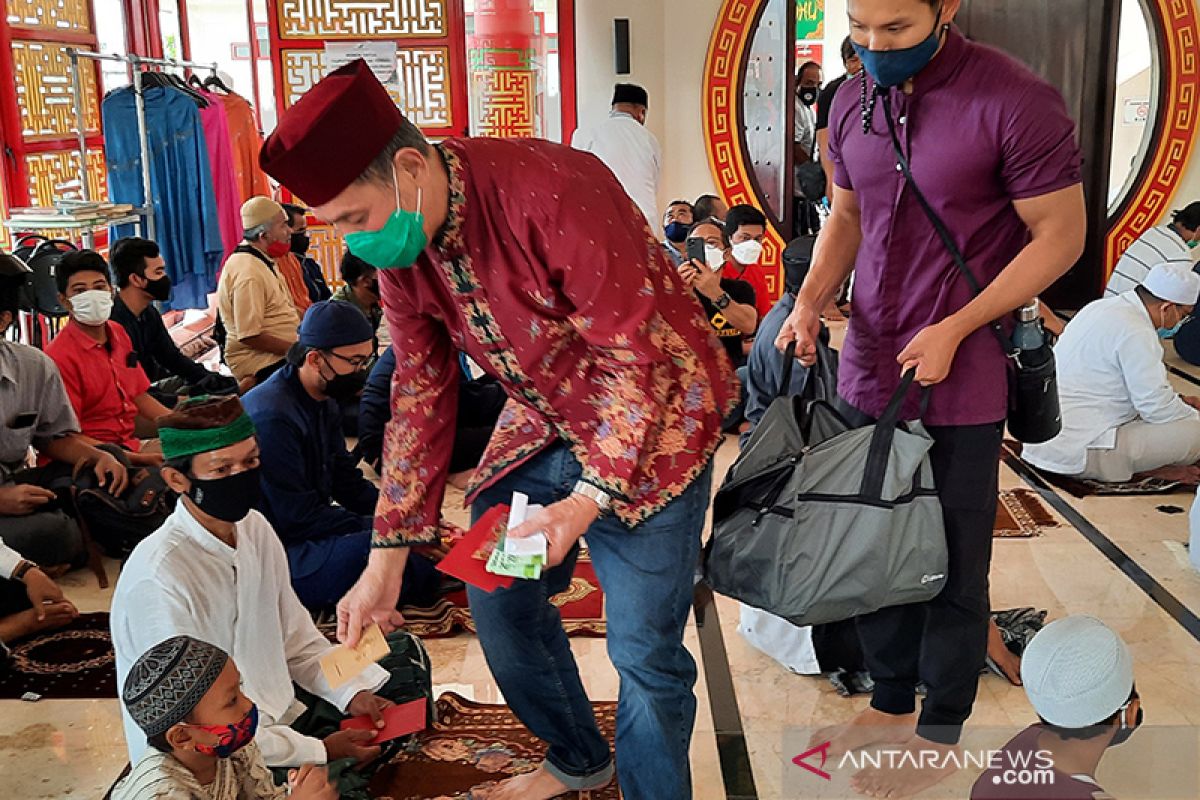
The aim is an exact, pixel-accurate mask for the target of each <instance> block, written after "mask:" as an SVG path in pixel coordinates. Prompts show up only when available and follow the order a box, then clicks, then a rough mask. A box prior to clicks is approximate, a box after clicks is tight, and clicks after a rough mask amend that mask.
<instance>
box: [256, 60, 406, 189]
mask: <svg viewBox="0 0 1200 800" xmlns="http://www.w3.org/2000/svg"><path fill="white" fill-rule="evenodd" d="M403 120H404V118H403V117H402V116H401V115H400V109H399V108H397V107H396V102H395V101H394V100H393V99H392V96H391V95H389V94H388V92H387V89H385V88H383V84H381V83H380V82H379V79H378V78H376V77H375V74H374V73H373V72H371V70H370V68H369V67H368V66H367V62H365V61H363V60H362V59H361V58H360V59H356V60H355V61H352V62H350V63H349V64H347V65H346V66H344V67H341V68H340V69H337V70H335V71H334V72H331V73H329V74H328V75H326V76H325V77H324V78H323V79H322V80H321V81H320V82H319V83H318V84H317V85H316V86H314V87H312V88H311V89H309V90H308V91H307V92H306V93H305V94H304V96H302V97H301V98H300V99H299V100H297V101H296V103H295V104H294V105H293V106H292V107H291V108H289V109H288V110H287V111H285V112H283V116H282V117H280V119H279V124H278V126H276V128H275V132H274V133H272V134H271V135H270V136H269V137H267V140H266V141H265V142H264V143H263V146H262V151H261V152H259V154H258V163H259V165H260V166H261V167H262V168H263V171H264V172H266V173H267V174H268V175H270V176H271V177H272V178H274V179H275V180H277V181H279V182H280V183H281V184H282V185H283V186H284V188H286V189H288V190H289V191H290V192H291V193H292V194H294V195H295V196H296V197H299V198H302V199H303V200H304V202H306V203H308V204H309V205H312V206H319V205H322V204H324V203H328V202H329V201H330V200H332V199H333V198H335V197H337V196H338V195H339V194H341V192H342V190H343V189H345V188H346V187H347V186H349V185H350V184H352V183H354V181H356V180H358V178H359V177H360V176H361V175H362V174H363V172H364V171H365V170H366V168H367V167H368V166H369V165H370V163H371V162H372V161H374V160H375V157H376V156H378V155H379V154H380V153H381V152H383V148H384V147H386V146H387V143H388V142H390V141H391V140H392V137H393V136H395V134H396V131H397V130H399V128H400V124H401V123H402V122H403Z"/></svg>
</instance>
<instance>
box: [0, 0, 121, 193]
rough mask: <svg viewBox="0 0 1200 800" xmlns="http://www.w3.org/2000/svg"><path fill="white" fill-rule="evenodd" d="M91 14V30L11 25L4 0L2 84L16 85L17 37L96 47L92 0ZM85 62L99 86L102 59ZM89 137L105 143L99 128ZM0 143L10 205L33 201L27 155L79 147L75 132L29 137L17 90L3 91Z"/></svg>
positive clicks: (0, 5) (94, 144)
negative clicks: (37, 138) (14, 46)
mask: <svg viewBox="0 0 1200 800" xmlns="http://www.w3.org/2000/svg"><path fill="white" fill-rule="evenodd" d="M88 18H89V19H88V21H89V25H90V27H91V29H92V32H91V33H80V32H77V31H59V30H53V29H49V28H26V27H23V26H19V25H10V24H9V23H8V3H7V2H6V0H0V85H4V86H16V62H15V61H14V60H13V54H12V43H13V42H14V41H39V42H54V43H57V44H69V45H74V46H76V47H80V48H84V49H88V50H94V49H96V47H97V46H98V39H97V38H96V34H95V30H96V12H95V9H94V8H93V7H92V5H91V3H88ZM85 63H86V64H88V65H89V68H90V69H93V70H94V71H95V79H96V86H97V90H99V87H100V85H101V84H100V62H98V61H89V62H85ZM97 99H99V98H97ZM87 141H88V147H89V148H102V147H103V145H104V138H103V136H102V135H101V134H100V133H99V132H97V133H96V134H95V135H93V136H90V137H88V140H87ZM0 145H2V147H3V158H4V166H3V169H4V197H0V207H2V208H6V209H7V208H16V207H20V206H27V205H29V203H30V201H31V196H30V193H29V168H28V166H27V164H26V161H25V159H26V156H29V155H35V154H37V153H52V152H57V151H62V150H74V149H75V148H76V147H78V139H77V137H76V136H75V134H74V133H71V134H69V135H68V136H65V137H61V138H58V139H49V140H44V141H32V142H31V141H26V140H25V136H24V134H23V132H22V124H21V107H20V105H19V104H18V102H17V93H16V92H15V91H12V92H0Z"/></svg>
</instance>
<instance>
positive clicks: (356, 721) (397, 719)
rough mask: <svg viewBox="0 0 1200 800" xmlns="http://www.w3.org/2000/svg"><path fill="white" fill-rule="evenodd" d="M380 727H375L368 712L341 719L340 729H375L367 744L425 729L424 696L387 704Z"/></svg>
mask: <svg viewBox="0 0 1200 800" xmlns="http://www.w3.org/2000/svg"><path fill="white" fill-rule="evenodd" d="M383 722H384V726H383V727H382V728H378V729H377V728H376V727H375V723H374V722H373V721H372V720H371V715H370V714H363V715H362V716H361V717H351V718H350V719H346V720H342V730H344V731H346V730H359V731H377V732H376V734H375V738H374V739H372V740H371V741H370V742H368V744H383V743H384V742H390V741H391V740H392V739H395V738H397V737H399V736H407V735H408V734H410V733H417V732H418V731H423V730H425V698H424V697H422V698H421V699H420V700H413V701H411V702H409V703H400V704H399V705H395V706H388V707H387V708H385V709H384V711H383Z"/></svg>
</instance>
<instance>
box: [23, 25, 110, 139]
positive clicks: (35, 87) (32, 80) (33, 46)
mask: <svg viewBox="0 0 1200 800" xmlns="http://www.w3.org/2000/svg"><path fill="white" fill-rule="evenodd" d="M67 47H68V45H65V44H59V43H56V42H34V41H21V40H16V41H13V43H12V52H13V66H14V67H15V69H14V72H15V75H16V84H17V85H16V90H17V102H18V104H19V105H20V108H21V132H22V134H23V135H24V137H25V139H26V140H27V141H38V140H40V139H61V138H64V137H68V136H74V135H75V132H76V130H77V125H76V122H75V99H74V94H73V92H72V90H71V60H70V58H69V57H68V56H67ZM80 72H81V74H82V88H83V97H84V106H85V108H84V120H85V122H86V127H87V131H88V133H89V134H90V133H98V132H99V130H100V117H99V114H98V113H97V108H96V98H97V92H96V71H95V68H94V67H93V66H92V64H90V63H88V64H86V65H85V66H84V67H83V68H82V69H81V70H80Z"/></svg>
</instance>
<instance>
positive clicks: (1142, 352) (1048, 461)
mask: <svg viewBox="0 0 1200 800" xmlns="http://www.w3.org/2000/svg"><path fill="white" fill-rule="evenodd" d="M1054 356H1055V359H1056V361H1057V366H1058V397H1059V403H1060V404H1061V407H1062V432H1060V433H1059V434H1058V436H1055V437H1054V438H1053V439H1051V440H1050V441H1048V442H1045V443H1044V444H1032V445H1026V446H1025V449H1024V450H1023V451H1022V456H1023V457H1024V458H1025V460H1026V461H1028V462H1029V463H1030V464H1033V465H1034V466H1035V467H1037V468H1039V469H1044V470H1048V471H1050V472H1054V473H1057V474H1059V475H1078V474H1080V473H1081V472H1083V470H1084V468H1085V467H1086V465H1087V451H1088V449H1089V448H1098V449H1105V450H1110V449H1112V448H1113V447H1115V446H1116V444H1117V428H1119V427H1121V426H1122V425H1124V424H1126V423H1127V422H1133V421H1134V420H1136V419H1141V420H1143V421H1145V422H1148V423H1151V424H1154V425H1158V424H1166V423H1171V422H1180V421H1182V420H1192V419H1196V417H1197V411H1196V409H1194V408H1192V407H1191V406H1189V405H1188V404H1187V403H1185V402H1183V399H1182V398H1180V396H1179V393H1178V392H1176V391H1175V390H1174V389H1173V388H1172V387H1171V382H1170V381H1169V380H1168V379H1167V368H1166V366H1165V365H1164V364H1163V348H1162V343H1161V342H1160V341H1159V339H1158V333H1157V332H1156V331H1155V329H1154V323H1153V322H1152V321H1151V320H1150V314H1149V312H1147V311H1146V306H1145V304H1144V303H1143V302H1142V301H1141V298H1139V297H1138V296H1137V293H1136V292H1125V293H1124V294H1120V295H1116V296H1115V297H1105V298H1103V299H1101V300H1096V301H1093V302H1091V303H1089V304H1088V305H1086V306H1084V307H1083V309H1082V310H1081V311H1080V312H1079V313H1078V314H1076V315H1075V318H1074V319H1072V320H1071V321H1070V322H1069V323H1067V327H1066V329H1065V330H1064V331H1063V335H1062V337H1061V338H1060V339H1059V340H1058V344H1056V345H1055V346H1054Z"/></svg>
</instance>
